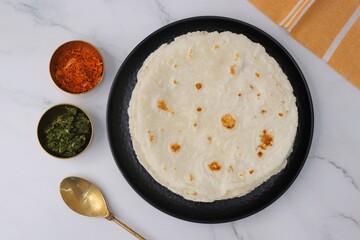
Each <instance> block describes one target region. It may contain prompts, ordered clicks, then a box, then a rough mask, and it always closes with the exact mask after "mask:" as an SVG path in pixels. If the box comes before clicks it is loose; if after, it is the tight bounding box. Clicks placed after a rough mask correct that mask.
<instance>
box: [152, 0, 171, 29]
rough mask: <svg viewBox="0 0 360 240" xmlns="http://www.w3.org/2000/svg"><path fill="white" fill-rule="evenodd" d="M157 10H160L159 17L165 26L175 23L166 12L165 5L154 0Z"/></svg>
mask: <svg viewBox="0 0 360 240" xmlns="http://www.w3.org/2000/svg"><path fill="white" fill-rule="evenodd" d="M154 2H155V4H156V7H157V9H158V10H159V13H160V14H159V17H160V20H161V22H162V24H163V25H166V24H169V23H170V22H172V21H173V19H172V17H171V16H170V14H169V13H168V12H167V11H166V9H165V7H164V5H163V4H162V3H161V2H160V1H159V0H154Z"/></svg>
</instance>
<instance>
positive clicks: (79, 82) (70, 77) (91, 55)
mask: <svg viewBox="0 0 360 240" xmlns="http://www.w3.org/2000/svg"><path fill="white" fill-rule="evenodd" d="M103 71H104V66H103V62H102V59H101V58H100V57H99V55H98V54H97V53H96V52H95V51H94V50H91V49H87V48H75V49H69V50H67V51H65V52H63V54H62V55H61V56H60V57H59V59H58V62H57V65H56V73H55V82H56V84H57V85H58V86H59V87H60V88H61V89H63V90H64V91H67V92H70V93H83V92H87V91H89V90H91V89H92V88H94V87H95V86H96V85H97V84H98V83H99V82H100V80H101V78H102V75H103Z"/></svg>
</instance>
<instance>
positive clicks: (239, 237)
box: [231, 223, 244, 240]
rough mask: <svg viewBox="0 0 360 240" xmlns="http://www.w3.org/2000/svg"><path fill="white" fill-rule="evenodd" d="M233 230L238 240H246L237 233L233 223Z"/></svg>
mask: <svg viewBox="0 0 360 240" xmlns="http://www.w3.org/2000/svg"><path fill="white" fill-rule="evenodd" d="M231 228H232V230H233V232H234V235H235V237H236V239H237V240H244V237H243V236H240V235H239V233H238V232H237V230H236V227H235V224H234V223H231Z"/></svg>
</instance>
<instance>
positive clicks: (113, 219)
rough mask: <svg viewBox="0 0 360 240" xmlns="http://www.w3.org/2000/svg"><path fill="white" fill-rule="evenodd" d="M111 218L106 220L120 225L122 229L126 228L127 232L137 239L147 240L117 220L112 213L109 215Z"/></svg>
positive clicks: (108, 217)
mask: <svg viewBox="0 0 360 240" xmlns="http://www.w3.org/2000/svg"><path fill="white" fill-rule="evenodd" d="M109 215H110V216H107V217H106V219H108V220H110V221H114V222H115V223H116V224H118V225H120V226H121V227H122V228H124V229H125V230H126V231H128V232H129V233H131V234H132V235H134V236H135V237H136V238H137V239H140V240H145V238H144V237H142V236H141V235H140V234H138V233H137V232H135V231H134V230H132V229H131V228H130V227H128V226H127V225H126V224H125V223H123V222H121V221H120V220H119V219H117V218H116V217H115V216H114V215H113V214H112V213H109Z"/></svg>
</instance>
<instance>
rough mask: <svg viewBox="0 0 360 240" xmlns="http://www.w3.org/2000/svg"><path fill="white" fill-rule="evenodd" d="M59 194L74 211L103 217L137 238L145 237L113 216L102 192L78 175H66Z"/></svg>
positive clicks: (89, 215)
mask: <svg viewBox="0 0 360 240" xmlns="http://www.w3.org/2000/svg"><path fill="white" fill-rule="evenodd" d="M60 194H61V197H62V198H63V200H64V202H65V203H66V205H67V206H68V207H69V208H71V209H72V210H73V211H74V212H77V213H78V214H81V215H84V216H88V217H104V218H106V219H108V220H110V221H114V222H115V223H117V224H118V225H120V226H121V227H123V228H124V229H125V230H127V231H128V232H129V233H131V234H133V235H134V236H135V237H137V238H138V239H145V238H143V237H142V236H141V235H139V234H138V233H136V232H135V231H134V230H132V229H131V228H129V227H128V226H127V225H125V224H124V223H122V222H121V221H120V220H118V219H116V218H115V216H114V214H112V213H111V212H110V211H109V209H108V207H107V204H106V201H105V198H104V196H103V194H102V193H101V191H100V190H99V188H98V187H96V186H95V185H94V184H93V183H91V182H89V181H87V180H85V179H83V178H79V177H67V178H64V179H63V180H62V181H61V183H60Z"/></svg>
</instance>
